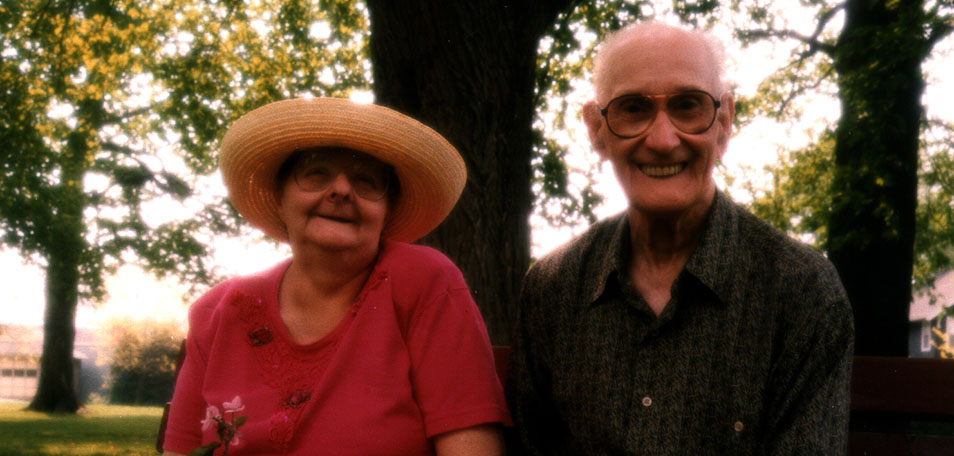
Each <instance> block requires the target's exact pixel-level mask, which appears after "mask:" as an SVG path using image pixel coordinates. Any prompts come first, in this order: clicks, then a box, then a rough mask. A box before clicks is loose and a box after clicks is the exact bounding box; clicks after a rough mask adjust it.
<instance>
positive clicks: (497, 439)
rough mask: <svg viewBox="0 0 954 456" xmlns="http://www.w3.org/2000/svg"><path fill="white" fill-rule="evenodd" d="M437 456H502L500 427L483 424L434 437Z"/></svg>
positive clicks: (502, 444)
mask: <svg viewBox="0 0 954 456" xmlns="http://www.w3.org/2000/svg"><path fill="white" fill-rule="evenodd" d="M434 451H435V452H436V453H437V456H470V455H473V456H478V455H480V456H486V455H493V456H501V455H503V454H504V442H503V435H502V434H501V432H500V426H499V425H496V424H482V425H478V426H472V427H469V428H464V429H458V430H456V431H450V432H445V433H443V434H438V435H436V436H434Z"/></svg>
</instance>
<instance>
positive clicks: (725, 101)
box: [716, 92, 735, 159]
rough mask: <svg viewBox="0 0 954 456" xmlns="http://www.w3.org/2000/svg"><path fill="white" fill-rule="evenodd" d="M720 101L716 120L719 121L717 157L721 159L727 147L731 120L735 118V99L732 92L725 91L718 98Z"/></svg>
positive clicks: (730, 132) (731, 125)
mask: <svg viewBox="0 0 954 456" xmlns="http://www.w3.org/2000/svg"><path fill="white" fill-rule="evenodd" d="M720 102H721V103H722V105H721V107H720V108H719V113H718V115H717V117H716V122H718V123H719V127H720V128H719V138H718V142H719V149H721V151H720V152H719V158H720V159H721V158H722V156H723V155H725V151H726V150H727V149H728V148H729V138H731V137H732V128H733V121H734V120H735V99H734V98H733V97H732V94H731V93H729V92H726V93H725V94H723V95H722V98H721V99H720Z"/></svg>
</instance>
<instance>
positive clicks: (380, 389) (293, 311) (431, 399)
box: [164, 98, 510, 455]
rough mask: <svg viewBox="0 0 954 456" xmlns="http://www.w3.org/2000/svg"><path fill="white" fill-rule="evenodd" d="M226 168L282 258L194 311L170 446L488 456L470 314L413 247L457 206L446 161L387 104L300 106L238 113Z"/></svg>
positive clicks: (459, 183) (448, 151)
mask: <svg viewBox="0 0 954 456" xmlns="http://www.w3.org/2000/svg"><path fill="white" fill-rule="evenodd" d="M220 168H221V171H222V177H223V180H224V181H225V184H226V187H227V188H228V191H229V198H230V200H231V202H232V204H233V205H234V206H235V208H236V209H237V210H238V211H239V213H240V214H242V216H243V217H245V219H247V220H248V221H249V222H250V223H251V224H252V225H254V226H256V227H258V228H259V229H261V230H262V231H263V232H265V233H266V234H267V235H268V236H270V237H272V238H275V239H278V240H280V241H283V242H287V243H288V244H289V245H290V246H291V251H292V256H291V258H290V259H288V260H285V261H283V262H281V263H279V264H278V265H275V266H273V267H271V268H269V269H266V270H264V271H262V272H260V273H257V274H254V275H251V276H247V277H239V278H235V279H232V280H229V281H226V282H224V283H222V284H220V285H218V286H216V287H215V288H213V289H212V290H211V291H209V292H208V293H206V294H205V295H204V296H202V297H201V298H200V299H199V300H198V301H197V302H196V303H195V304H194V305H193V306H192V308H191V309H190V311H189V336H188V339H187V342H186V353H187V356H186V358H185V363H184V364H183V366H182V369H181V371H180V374H179V378H178V382H177V384H176V390H175V395H174V398H173V401H172V408H171V412H170V420H169V424H168V429H167V432H166V434H165V441H164V448H165V454H184V453H189V452H190V451H192V450H193V449H195V448H197V447H201V446H205V448H206V449H211V448H213V447H215V446H218V445H220V444H221V447H220V449H219V450H216V451H219V452H222V450H226V449H227V451H228V453H229V454H231V455H239V454H321V455H330V454H342V455H378V454H380V455H418V454H438V455H450V454H500V453H501V452H502V446H503V445H502V443H501V442H502V439H501V436H500V429H499V427H500V425H509V424H510V416H509V413H508V411H507V408H506V405H505V401H504V398H503V392H502V388H501V386H500V382H499V380H498V379H497V377H496V374H495V370H494V361H493V355H492V352H491V348H490V343H489V339H488V337H487V332H486V329H485V327H484V323H483V320H482V319H481V315H480V312H479V310H478V309H477V307H476V305H475V304H474V302H473V300H472V298H471V296H470V292H469V290H468V289H467V285H466V284H465V283H464V280H463V277H462V275H461V273H460V271H459V270H458V269H457V268H456V267H455V266H454V265H453V264H452V263H451V262H450V260H448V259H447V258H446V257H445V256H443V255H442V254H440V253H438V252H437V251H436V250H433V249H431V248H428V247H424V246H418V245H411V244H408V242H412V241H414V240H416V239H418V238H420V237H421V236H423V235H425V234H427V233H428V232H429V231H431V230H432V229H434V228H435V227H436V226H437V225H438V224H439V223H440V222H441V221H442V220H443V219H444V217H446V216H447V214H448V213H449V212H450V210H451V208H452V207H453V206H454V204H455V203H456V201H457V197H458V196H459V195H460V192H461V190H462V189H463V186H464V183H465V180H466V170H465V167H464V164H463V161H462V160H461V158H460V156H459V155H458V154H457V151H456V150H455V149H454V148H453V147H452V146H451V145H450V144H449V143H447V141H445V140H444V139H443V138H442V137H441V136H440V135H438V134H437V133H435V132H434V131H433V130H431V129H429V128H427V127H425V126H424V125H422V124H420V123H418V122H416V121H414V120H412V119H410V118H408V117H406V116H403V115H401V114H399V113H397V112H394V111H392V110H389V109H386V108H383V107H379V106H374V105H360V104H356V103H352V102H350V101H347V100H341V99H328V98H324V99H308V100H305V99H296V100H285V101H280V102H276V103H272V104H269V105H267V106H264V107H261V108H259V109H256V110H254V111H252V112H250V113H248V114H247V115H245V116H244V117H242V118H241V119H239V120H238V121H237V122H236V123H235V124H234V125H233V126H232V128H231V129H230V130H229V131H228V133H227V134H226V135H225V137H224V138H223V140H222V146H221V156H220ZM210 444H211V445H210ZM226 445H227V448H226Z"/></svg>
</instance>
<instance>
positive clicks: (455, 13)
mask: <svg viewBox="0 0 954 456" xmlns="http://www.w3.org/2000/svg"><path fill="white" fill-rule="evenodd" d="M572 3H573V2H572V1H571V0H565V1H551V2H532V1H510V2H508V1H502V0H480V1H467V2H446V1H440V0H422V1H411V2H409V1H394V0H368V2H367V4H368V10H369V12H370V16H371V41H370V48H371V62H372V65H373V71H374V91H375V96H376V102H377V103H378V104H381V105H384V106H388V107H391V108H393V109H396V110H398V111H400V112H403V113H405V114H407V115H410V116H411V117H414V118H416V119H418V120H420V121H421V122H423V123H425V124H427V125H429V126H430V127H432V128H434V129H435V130H437V131H438V132H439V133H441V134H442V135H444V136H445V137H446V138H447V139H448V141H450V142H451V144H453V145H454V146H455V147H457V149H458V150H459V151H460V153H461V155H462V156H463V157H464V161H465V163H466V164H467V173H468V176H467V186H466V187H465V188H464V193H463V195H462V196H461V198H460V201H459V202H458V203H457V206H456V208H455V209H454V211H453V212H452V213H451V214H450V216H449V217H448V218H447V220H445V222H444V223H443V224H442V225H441V226H440V227H439V228H438V229H437V230H435V231H434V232H433V233H431V234H430V235H428V236H427V237H425V238H424V239H423V240H422V242H423V243H425V244H430V245H434V246H436V247H437V248H439V249H440V250H442V251H443V252H445V253H446V254H447V255H448V256H449V257H450V258H451V259H453V260H454V261H455V262H456V263H457V265H458V266H459V267H460V268H461V270H462V271H463V273H464V276H465V277H466V279H467V282H468V285H469V286H470V287H471V290H472V291H473V293H474V298H475V300H476V301H477V304H478V305H479V306H480V308H481V311H482V313H483V316H484V319H485V321H486V322H487V327H488V330H489V332H490V336H491V340H492V341H493V342H494V343H497V344H508V343H510V337H511V330H512V326H513V316H514V311H515V309H516V301H517V296H518V292H519V287H520V282H521V280H522V279H523V275H524V274H525V273H526V270H527V268H528V266H529V262H530V229H529V221H528V220H529V216H530V212H531V209H532V204H533V197H532V195H531V193H530V179H531V177H532V176H531V168H530V159H531V154H532V142H533V137H532V121H533V116H534V108H535V106H534V74H535V71H536V68H537V63H536V56H537V45H538V42H539V40H540V38H541V36H542V35H543V33H544V32H545V31H546V28H547V27H548V26H549V25H550V24H552V23H553V21H554V20H555V18H556V15H557V14H558V12H559V11H560V10H561V9H564V8H566V7H568V6H570V5H571V4H572Z"/></svg>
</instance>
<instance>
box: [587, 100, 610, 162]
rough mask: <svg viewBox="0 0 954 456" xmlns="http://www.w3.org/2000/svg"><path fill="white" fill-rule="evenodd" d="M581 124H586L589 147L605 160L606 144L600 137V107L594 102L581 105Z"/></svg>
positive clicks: (601, 123) (601, 117) (601, 120)
mask: <svg viewBox="0 0 954 456" xmlns="http://www.w3.org/2000/svg"><path fill="white" fill-rule="evenodd" d="M583 123H584V124H586V133H587V135H588V136H589V137H590V146H591V147H592V148H593V150H594V151H595V152H596V153H597V154H599V155H600V157H602V158H603V159H605V158H606V155H605V154H606V144H605V143H603V139H602V138H601V137H600V130H601V129H602V128H603V115H602V114H600V105H599V104H597V103H596V101H595V100H590V101H587V102H586V104H584V105H583Z"/></svg>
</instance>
